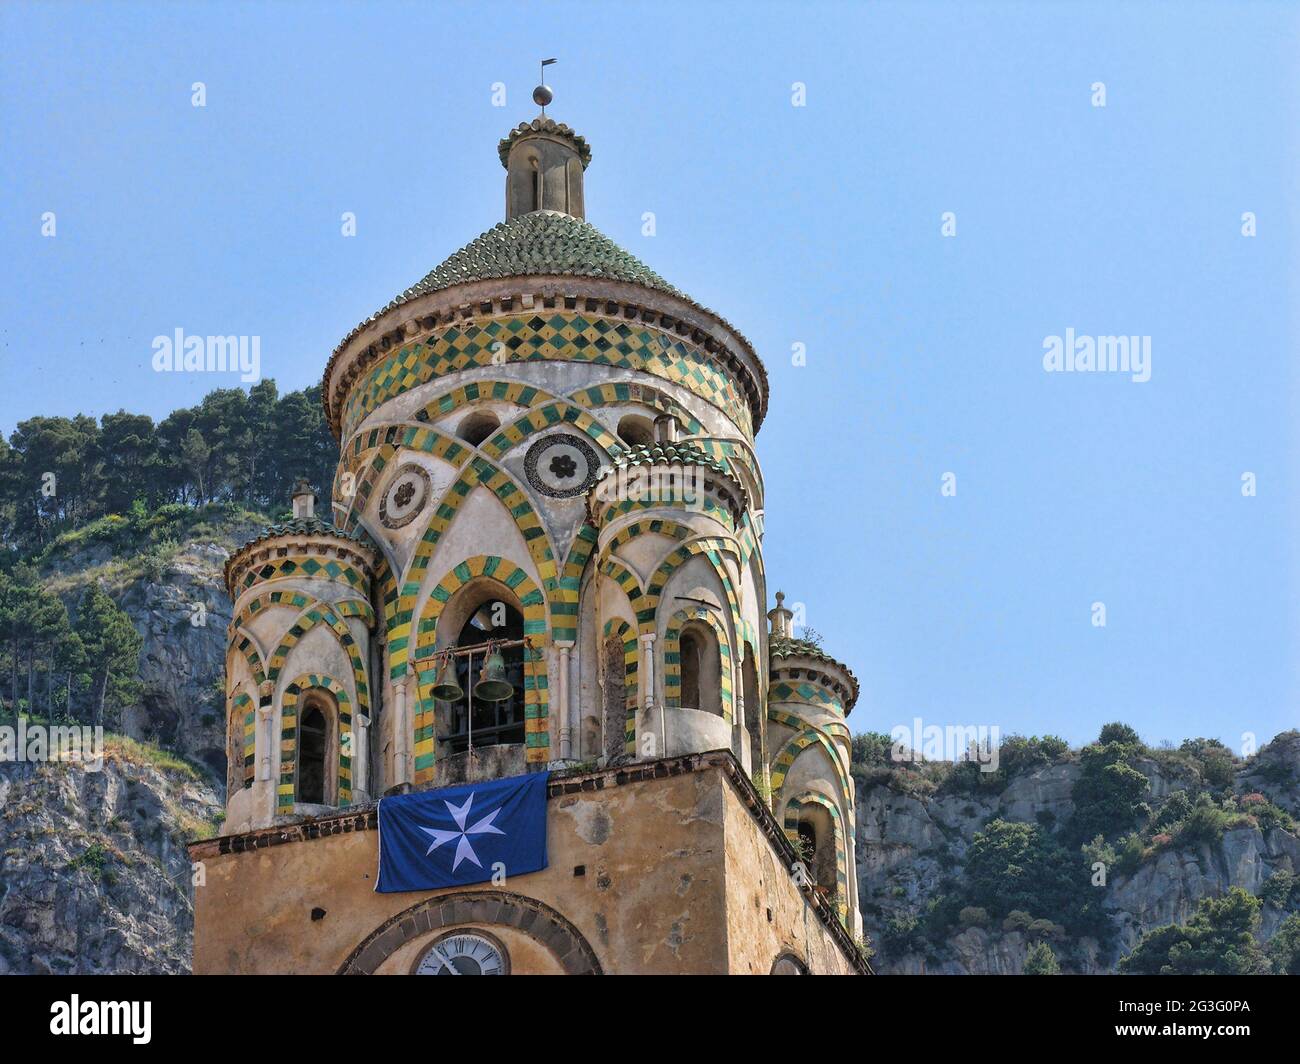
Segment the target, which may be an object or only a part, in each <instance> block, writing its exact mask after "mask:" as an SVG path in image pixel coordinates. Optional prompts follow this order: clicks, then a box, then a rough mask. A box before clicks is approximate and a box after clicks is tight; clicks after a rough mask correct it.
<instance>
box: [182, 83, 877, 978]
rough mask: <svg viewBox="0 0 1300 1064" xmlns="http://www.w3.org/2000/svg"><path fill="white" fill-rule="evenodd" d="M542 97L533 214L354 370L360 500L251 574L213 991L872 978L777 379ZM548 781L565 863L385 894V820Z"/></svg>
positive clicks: (831, 694) (511, 211) (512, 138)
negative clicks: (777, 462)
mask: <svg viewBox="0 0 1300 1064" xmlns="http://www.w3.org/2000/svg"><path fill="white" fill-rule="evenodd" d="M544 65H545V64H544ZM533 99H534V101H535V102H536V103H537V104H538V106H539V107H540V108H541V113H540V114H539V115H538V116H537V117H536V118H533V119H531V120H530V121H527V122H523V123H521V124H519V125H518V126H517V127H515V128H514V129H513V130H511V131H510V132H509V134H508V135H507V136H506V137H505V138H504V139H502V140H501V141H500V143H499V145H498V150H497V155H498V159H499V160H500V163H501V165H502V166H503V167H504V168H505V171H506V217H505V220H504V221H503V222H500V223H498V224H497V225H495V226H493V227H492V228H491V229H489V230H488V231H487V232H485V233H483V234H481V235H480V236H479V237H477V238H476V239H474V240H472V241H471V242H470V243H469V244H467V245H465V246H464V247H463V248H461V250H459V251H457V252H455V253H454V254H453V255H451V256H450V257H448V258H447V259H445V260H444V261H443V262H441V263H440V264H439V265H437V266H436V267H435V268H434V269H432V270H431V271H430V272H429V273H427V274H426V275H425V276H424V277H423V278H421V279H419V280H418V281H416V282H415V284H413V285H411V286H410V287H409V288H407V289H406V290H405V291H404V292H402V293H401V294H399V295H398V296H397V297H396V298H395V299H394V300H392V301H391V302H389V303H388V304H387V305H386V306H384V307H383V308H382V309H381V310H379V311H378V312H377V313H375V314H373V315H371V316H370V317H369V318H367V319H366V320H365V321H363V322H362V323H361V324H359V325H358V326H357V327H356V328H355V329H354V330H352V332H351V333H349V334H348V335H347V336H346V337H345V338H344V339H343V341H342V343H340V344H339V346H338V347H337V348H336V349H335V351H334V352H333V354H332V355H331V357H330V359H329V361H328V364H327V366H326V369H325V375H324V381H323V383H322V389H321V392H322V404H323V406H324V409H325V416H326V420H327V423H328V424H329V426H330V428H331V430H332V432H333V433H334V435H335V436H336V437H337V439H338V441H339V463H338V468H337V472H336V475H335V477H334V482H333V485H332V490H331V492H330V498H329V501H328V503H326V502H325V501H324V500H322V501H321V502H320V503H319V504H318V503H316V501H315V496H314V495H313V493H312V491H311V489H310V488H309V487H308V486H307V485H299V486H298V487H296V488H295V491H294V500H293V508H294V516H293V518H292V520H290V521H287V522H285V523H283V524H282V525H278V526H274V527H272V528H270V529H267V530H266V531H265V532H264V533H263V534H262V535H260V536H259V537H257V538H256V539H254V540H253V541H252V542H251V543H249V544H247V545H245V546H244V547H242V548H240V550H238V551H236V552H235V554H234V555H233V556H232V557H231V559H230V562H229V564H228V566H227V573H226V576H227V585H228V587H229V589H230V592H231V596H232V598H233V599H234V600H235V611H234V612H235V623H234V624H233V625H232V630H231V645H230V652H229V655H228V659H227V689H228V692H229V700H230V705H229V714H230V730H229V736H230V740H229V745H230V749H231V756H232V765H233V764H235V763H236V762H238V765H239V767H238V769H237V770H235V769H232V775H231V799H230V802H229V810H228V811H229V816H228V819H227V825H228V827H229V829H230V830H231V832H232V833H231V834H229V835H225V836H221V837H220V838H218V839H214V840H209V841H206V842H203V843H196V844H195V846H194V848H193V849H192V851H191V852H192V854H193V856H194V858H195V859H196V860H202V861H204V863H205V866H206V868H207V876H208V880H207V882H208V885H207V886H206V887H205V888H203V890H202V891H201V892H199V893H198V894H197V896H196V914H195V926H196V938H195V970H196V971H206V972H216V971H245V972H274V971H295V972H349V973H351V972H357V973H372V972H373V973H382V974H388V973H393V974H399V973H407V972H413V973H422V972H436V971H439V970H444V969H445V968H446V966H447V964H449V963H452V961H448V959H447V958H448V957H451V958H453V961H454V962H455V965H454V966H455V967H456V968H457V972H458V974H466V973H467V972H468V970H469V969H470V968H471V967H476V968H478V969H480V970H487V969H491V970H492V971H496V972H519V973H524V972H528V973H544V972H557V973H558V972H571V973H576V972H629V973H632V972H645V973H651V972H658V973H666V974H668V973H671V974H686V973H696V972H698V973H724V972H747V973H761V974H766V973H768V972H782V973H784V972H791V971H792V972H817V973H822V972H825V973H850V972H864V971H868V970H869V969H868V968H867V965H866V961H865V959H864V958H863V957H862V955H861V954H860V953H859V951H858V950H857V948H856V947H855V945H854V942H853V935H854V932H855V931H856V928H857V926H858V920H857V908H856V893H855V891H854V889H853V887H852V885H851V884H850V883H848V881H847V880H846V878H845V877H846V876H848V875H850V874H851V869H852V862H853V858H852V849H851V847H852V841H851V840H852V832H853V810H852V797H851V791H850V790H849V787H850V784H847V783H845V779H846V776H847V772H848V754H847V750H848V744H847V741H846V736H847V726H846V725H845V724H844V722H843V719H842V718H843V715H844V713H846V712H847V710H848V707H849V706H850V705H851V703H852V700H853V699H854V698H855V697H856V682H855V681H853V680H852V674H851V673H848V671H847V669H845V668H844V667H843V666H840V665H838V664H837V663H835V662H833V661H832V660H831V659H829V658H827V657H826V656H825V655H822V654H820V652H819V651H818V650H817V648H816V647H815V646H813V645H811V644H805V643H803V642H801V641H799V640H796V639H793V638H792V629H791V626H790V623H789V616H787V615H788V614H789V611H786V610H784V607H783V606H782V605H781V603H780V601H779V596H778V608H777V610H776V611H774V616H773V622H774V629H773V633H772V635H771V636H769V635H768V632H767V620H768V615H767V608H768V604H767V578H766V574H765V568H764V562H763V512H764V505H765V503H764V494H765V489H764V483H763V475H762V471H761V469H760V466H759V462H758V458H757V455H756V450H755V438H756V436H757V433H758V430H759V428H760V427H761V425H762V422H763V419H764V417H765V416H766V413H767V401H768V380H767V374H766V371H765V370H764V368H763V365H762V362H761V360H760V359H759V357H758V355H757V353H756V352H755V351H754V349H753V347H752V345H751V344H750V343H749V341H748V340H747V339H745V337H744V336H743V335H741V333H740V332H739V331H738V330H737V329H736V328H735V327H734V326H732V325H731V324H730V323H729V322H727V321H726V320H725V319H724V318H722V317H721V316H720V315H718V314H717V313H715V312H714V311H712V310H709V309H708V308H707V307H705V306H704V305H702V304H701V303H698V302H696V301H695V300H694V299H692V298H691V297H690V296H688V295H687V294H686V293H684V292H682V291H681V290H680V289H678V288H676V287H674V286H673V285H671V284H670V283H668V282H667V281H666V280H664V278H662V277H661V276H659V275H658V274H657V273H655V272H654V271H653V270H651V269H650V268H649V267H648V266H647V265H646V264H645V263H643V262H641V261H640V260H639V259H637V258H636V257H635V256H633V255H632V254H630V253H629V252H628V251H627V250H625V249H624V248H621V247H619V246H618V245H617V244H616V243H615V242H614V241H612V240H610V239H609V238H608V237H607V236H605V235H604V234H603V233H601V232H600V231H599V230H598V229H596V228H595V227H594V226H592V225H591V224H590V223H589V222H587V220H586V217H585V215H586V208H585V202H584V188H583V182H584V180H585V174H586V169H587V166H588V164H589V163H590V162H591V157H592V155H591V149H590V147H589V146H588V144H587V141H586V140H585V139H584V138H583V137H582V136H580V135H579V134H578V133H576V132H574V130H573V129H571V128H570V127H569V126H567V125H563V124H561V123H559V122H557V121H555V120H554V119H553V118H551V117H550V116H548V115H547V114H546V107H547V105H548V104H550V103H551V100H552V93H551V90H550V89H549V88H548V87H547V86H545V85H539V86H538V88H537V89H536V90H535V91H534V95H533ZM541 773H548V774H549V775H548V776H547V777H546V779H545V780H542V779H541V778H540V774H541ZM529 776H534V777H535V782H536V785H537V786H543V787H544V790H545V793H546V802H545V807H546V817H545V825H544V826H545V831H546V840H545V841H546V854H547V857H546V860H547V861H548V862H549V863H548V864H546V865H545V866H543V867H541V868H540V870H530V871H528V872H527V873H524V872H519V873H517V874H516V873H514V872H512V871H511V870H510V869H508V868H505V869H503V870H502V875H503V876H504V881H503V882H498V880H497V878H496V873H495V872H494V873H492V875H493V877H494V878H492V879H491V880H490V881H489V880H488V879H487V876H486V874H485V877H484V878H483V879H482V880H456V881H455V882H456V883H457V884H458V885H456V886H450V887H441V888H439V889H431V890H413V891H402V892H399V893H388V892H382V893H377V892H376V891H375V890H374V889H373V888H374V885H375V870H376V862H377V859H378V853H379V849H380V847H379V840H378V838H377V836H378V829H377V825H378V819H379V817H378V812H377V808H376V801H377V800H378V801H387V800H389V799H390V798H392V799H400V801H401V802H402V806H399V808H401V807H408V808H410V807H421V803H422V802H423V801H425V800H426V797H427V800H428V801H429V802H430V803H436V802H437V801H442V800H444V796H445V795H448V794H450V793H451V792H450V791H449V790H448V788H451V787H456V788H467V789H468V792H469V796H470V797H473V794H474V793H482V792H481V788H482V787H483V786H484V785H485V784H488V783H489V782H490V781H496V780H503V779H508V780H515V779H516V778H518V779H523V778H525V777H529ZM530 782H532V781H530ZM475 788H479V790H475ZM422 792H428V793H427V795H426V793H422ZM433 792H436V793H433ZM457 793H461V792H460V791H457ZM458 808H460V809H468V808H469V806H468V804H465V805H460V806H458ZM475 808H478V807H477V806H475ZM483 815H484V816H486V815H489V814H488V813H487V812H485V813H484V814H483ZM506 816H507V814H505V813H503V814H502V817H503V818H504V817H506ZM501 830H502V832H503V833H506V834H508V833H509V831H511V830H513V828H512V826H511V825H510V824H508V823H504V821H503V826H502V828H501ZM496 838H497V836H496V835H492V834H491V833H489V837H488V838H486V839H485V840H484V845H485V846H486V847H488V848H486V849H485V850H484V855H483V856H484V860H483V865H482V867H483V868H487V867H488V866H490V865H492V864H493V862H496V861H497V857H494V856H493V853H492V851H491V849H490V847H491V846H492V845H493V844H494V840H495V839H496ZM808 839H814V840H815V844H814V845H813V846H812V848H811V851H810V852H809V853H807V854H801V853H800V851H799V850H798V849H797V848H796V847H799V846H802V845H803V842H804V841H806V840H808ZM501 852H505V851H501ZM420 856H421V857H428V856H429V855H428V854H421V855H420ZM439 856H440V855H438V854H435V855H434V858H433V859H437V858H438V857H439ZM801 859H802V862H803V866H804V868H803V871H800V870H799V869H798V868H797V867H796V866H799V865H800V862H801ZM475 864H476V865H477V864H478V862H477V861H476V862H475ZM808 866H811V867H808ZM438 882H446V880H438ZM760 897H761V898H762V899H763V900H762V904H757V903H756V900H757V899H758V898H760ZM315 911H320V912H325V913H328V914H329V916H328V918H327V919H326V920H325V921H324V922H322V923H320V924H311V926H312V928H313V930H314V931H319V933H308V932H305V931H304V930H303V928H304V927H305V926H306V925H305V924H304V923H303V921H304V920H307V921H308V923H311V920H308V917H307V916H306V915H304V914H310V913H312V912H315ZM311 919H315V918H314V917H313V918H311ZM431 958H432V959H431ZM462 963H463V964H464V966H465V968H464V970H462V969H461V967H460V965H461V964H462Z"/></svg>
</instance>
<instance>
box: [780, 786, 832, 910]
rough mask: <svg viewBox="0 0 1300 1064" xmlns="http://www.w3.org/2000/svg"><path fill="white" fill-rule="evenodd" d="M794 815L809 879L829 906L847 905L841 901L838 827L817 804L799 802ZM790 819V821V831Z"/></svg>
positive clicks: (799, 849)
mask: <svg viewBox="0 0 1300 1064" xmlns="http://www.w3.org/2000/svg"><path fill="white" fill-rule="evenodd" d="M791 812H792V814H793V815H794V816H797V817H798V823H797V824H796V825H795V837H796V840H797V847H796V848H797V849H798V851H799V859H800V860H801V861H803V863H804V867H805V868H806V869H807V871H808V876H809V878H810V879H811V880H812V881H813V885H814V886H816V887H817V889H818V891H819V893H821V895H822V896H823V897H824V898H826V900H827V901H829V902H834V903H837V904H838V903H843V902H844V899H843V898H841V897H839V892H840V885H839V872H838V866H837V861H836V847H837V846H838V845H839V839H838V838H837V837H836V831H835V823H834V821H833V820H832V819H831V814H830V811H829V810H828V809H826V808H825V807H824V806H822V805H820V804H818V803H816V802H813V801H807V802H798V803H796V804H795V805H793V806H792V807H791ZM789 825H790V819H789V818H787V820H786V830H787V831H788V830H789Z"/></svg>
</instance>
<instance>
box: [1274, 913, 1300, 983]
mask: <svg viewBox="0 0 1300 1064" xmlns="http://www.w3.org/2000/svg"><path fill="white" fill-rule="evenodd" d="M1268 956H1269V960H1270V961H1271V962H1272V964H1273V974H1274V975H1300V913H1294V914H1292V915H1291V916H1288V917H1287V918H1286V919H1285V920H1283V921H1282V923H1281V924H1280V925H1279V927H1278V929H1277V934H1275V935H1274V936H1273V939H1272V941H1271V942H1269V944H1268Z"/></svg>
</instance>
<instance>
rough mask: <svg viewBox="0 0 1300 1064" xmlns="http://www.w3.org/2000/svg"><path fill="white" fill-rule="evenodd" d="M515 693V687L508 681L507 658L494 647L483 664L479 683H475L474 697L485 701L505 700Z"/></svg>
mask: <svg viewBox="0 0 1300 1064" xmlns="http://www.w3.org/2000/svg"><path fill="white" fill-rule="evenodd" d="M514 693H515V689H514V688H513V687H511V686H510V684H509V683H507V682H506V659H505V658H503V657H502V656H501V651H499V650H497V649H495V648H494V649H493V650H492V652H491V653H490V654H488V658H487V661H486V662H484V664H483V672H482V673H481V674H480V675H479V680H478V683H476V684H475V685H474V697H475V698H481V699H482V700H483V701H484V702H504V701H505V700H506V699H507V698H509V697H510V696H511V695H513V694H514Z"/></svg>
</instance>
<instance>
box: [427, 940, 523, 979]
mask: <svg viewBox="0 0 1300 1064" xmlns="http://www.w3.org/2000/svg"><path fill="white" fill-rule="evenodd" d="M509 973H510V965H509V960H508V959H507V956H506V951H505V947H504V946H502V945H501V943H499V942H497V941H496V940H495V939H492V938H488V937H487V936H486V935H480V934H475V933H474V932H472V931H453V932H452V933H451V934H449V935H443V937H442V938H440V939H438V941H437V942H435V943H434V944H433V945H432V946H430V947H429V949H428V950H427V951H426V952H425V954H424V956H423V957H421V958H420V962H419V963H418V964H417V965H416V966H415V974H416V975H508V974H509Z"/></svg>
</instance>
